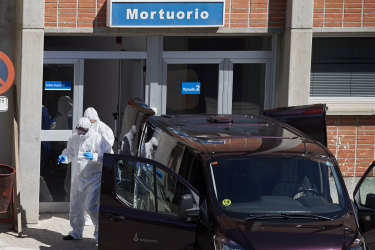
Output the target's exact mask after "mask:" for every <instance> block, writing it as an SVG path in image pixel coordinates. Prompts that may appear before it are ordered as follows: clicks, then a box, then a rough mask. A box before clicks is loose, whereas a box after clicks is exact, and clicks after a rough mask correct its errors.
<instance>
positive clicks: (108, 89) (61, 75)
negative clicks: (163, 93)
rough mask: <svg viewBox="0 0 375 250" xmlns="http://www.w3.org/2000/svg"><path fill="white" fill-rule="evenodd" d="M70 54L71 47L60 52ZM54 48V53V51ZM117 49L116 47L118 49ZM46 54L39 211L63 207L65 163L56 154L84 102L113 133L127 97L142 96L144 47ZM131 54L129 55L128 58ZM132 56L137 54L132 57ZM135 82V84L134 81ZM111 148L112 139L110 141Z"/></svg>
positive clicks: (66, 189)
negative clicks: (87, 54)
mask: <svg viewBox="0 0 375 250" xmlns="http://www.w3.org/2000/svg"><path fill="white" fill-rule="evenodd" d="M64 53H65V55H64V56H65V57H66V54H70V55H71V56H72V57H74V54H75V53H74V52H73V53H69V52H64ZM56 54H59V53H54V57H56ZM120 54H121V52H120ZM122 56H123V57H125V58H126V59H124V58H115V59H113V58H108V57H110V55H109V56H108V55H107V56H106V55H105V52H104V53H103V54H100V53H99V56H97V57H98V58H94V59H88V58H86V59H85V58H54V59H48V58H46V59H45V61H44V78H43V100H42V102H43V107H42V128H41V166H40V173H41V174H40V176H41V177H40V213H46V212H68V211H69V196H70V177H71V176H70V164H67V165H65V164H59V165H58V164H57V157H58V156H59V155H60V154H61V152H62V151H63V149H64V148H65V147H66V145H67V141H68V139H69V137H70V136H71V135H72V133H74V132H75V129H74V128H75V125H76V124H77V121H78V119H79V118H80V117H82V116H83V112H84V110H85V109H86V108H87V107H94V108H95V109H96V110H97V111H98V114H99V118H100V119H101V120H102V121H103V122H105V123H106V124H107V125H108V126H109V127H111V128H112V130H113V132H114V134H115V137H118V136H119V135H118V133H119V129H117V128H119V127H120V126H121V121H122V119H121V118H122V116H123V109H124V107H125V105H126V100H127V99H128V98H135V97H139V98H143V97H144V96H143V95H144V78H145V77H144V65H145V58H143V57H144V53H142V54H141V55H138V56H133V58H127V57H129V56H128V55H122ZM134 57H135V58H134ZM137 57H138V58H137ZM134 83H137V84H134ZM113 150H114V151H115V152H116V151H117V143H116V142H115V145H114V146H113Z"/></svg>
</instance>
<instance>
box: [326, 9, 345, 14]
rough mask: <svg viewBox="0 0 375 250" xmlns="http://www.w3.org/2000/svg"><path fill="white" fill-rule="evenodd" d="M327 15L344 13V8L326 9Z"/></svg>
mask: <svg viewBox="0 0 375 250" xmlns="http://www.w3.org/2000/svg"><path fill="white" fill-rule="evenodd" d="M326 13H342V8H335V9H326Z"/></svg>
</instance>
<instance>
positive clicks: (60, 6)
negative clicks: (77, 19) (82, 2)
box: [59, 3, 77, 8]
mask: <svg viewBox="0 0 375 250" xmlns="http://www.w3.org/2000/svg"><path fill="white" fill-rule="evenodd" d="M59 8H77V4H76V3H59Z"/></svg>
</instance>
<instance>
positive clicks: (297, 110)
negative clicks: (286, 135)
mask: <svg viewBox="0 0 375 250" xmlns="http://www.w3.org/2000/svg"><path fill="white" fill-rule="evenodd" d="M326 111H327V107H326V105H325V104H313V105H303V106H293V107H285V108H276V109H267V110H264V111H263V115H264V116H268V117H271V118H274V119H276V120H278V121H281V122H284V123H286V124H288V125H290V126H292V127H294V128H296V129H298V130H300V131H301V132H303V133H305V134H307V135H309V136H310V137H312V138H314V139H316V140H318V141H319V142H320V143H322V144H323V145H325V146H327V126H326Z"/></svg>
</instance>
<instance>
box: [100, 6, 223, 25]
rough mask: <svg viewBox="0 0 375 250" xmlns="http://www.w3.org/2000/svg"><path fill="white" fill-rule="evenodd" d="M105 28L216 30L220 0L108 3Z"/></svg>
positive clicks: (220, 20)
mask: <svg viewBox="0 0 375 250" xmlns="http://www.w3.org/2000/svg"><path fill="white" fill-rule="evenodd" d="M108 4H109V5H110V6H108V7H107V8H109V12H110V13H109V15H107V18H108V17H109V19H107V26H109V27H219V26H223V25H224V1H223V0H221V1H220V0H218V1H215V2H214V1H212V0H211V1H206V2H196V1H195V2H189V1H184V2H180V1H177V2H168V1H165V2H134V1H129V2H128V1H118V0H112V1H111V0H108Z"/></svg>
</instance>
